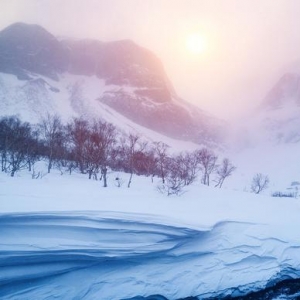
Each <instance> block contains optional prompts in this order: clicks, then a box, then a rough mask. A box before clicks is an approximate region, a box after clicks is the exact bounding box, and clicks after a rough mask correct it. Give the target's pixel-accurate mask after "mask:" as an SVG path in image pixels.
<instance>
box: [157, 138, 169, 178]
mask: <svg viewBox="0 0 300 300" xmlns="http://www.w3.org/2000/svg"><path fill="white" fill-rule="evenodd" d="M153 144H154V153H155V156H156V159H157V166H158V170H159V175H160V177H161V179H162V182H163V183H165V176H166V168H167V159H168V153H167V152H168V148H169V146H168V145H167V144H165V143H163V142H154V143H153Z"/></svg>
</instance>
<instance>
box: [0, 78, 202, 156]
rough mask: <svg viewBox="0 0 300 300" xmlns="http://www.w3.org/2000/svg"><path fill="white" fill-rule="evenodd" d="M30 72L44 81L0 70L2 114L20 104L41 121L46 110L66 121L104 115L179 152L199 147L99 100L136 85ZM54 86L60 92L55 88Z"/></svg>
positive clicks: (24, 113)
mask: <svg viewBox="0 0 300 300" xmlns="http://www.w3.org/2000/svg"><path fill="white" fill-rule="evenodd" d="M30 76H32V77H33V78H34V79H38V80H43V81H44V84H41V85H39V86H36V85H33V84H32V81H24V80H18V79H17V77H16V76H14V75H10V74H4V73H0V115H1V116H4V115H15V114H16V107H17V108H18V109H17V112H18V114H19V117H20V118H21V119H22V120H23V121H27V122H30V123H39V122H40V121H41V118H43V117H45V116H46V114H47V112H48V113H50V114H52V115H54V114H59V116H60V117H61V118H62V120H63V122H69V121H70V120H71V119H72V118H73V117H80V116H84V117H85V118H86V119H88V120H93V119H98V118H99V117H101V118H102V119H103V120H105V121H107V122H109V123H112V124H114V125H115V126H116V127H117V128H119V130H120V129H121V130H122V131H124V132H126V133H132V132H134V133H136V134H139V135H141V136H143V137H144V138H145V139H147V140H148V141H164V143H166V144H167V145H170V146H171V148H172V149H176V152H180V151H184V150H186V149H189V150H193V149H196V148H198V147H199V145H196V144H194V143H192V142H186V141H181V140H176V139H172V138H169V137H167V136H165V135H162V134H159V133H157V132H155V131H153V130H151V129H148V128H145V127H143V126H140V125H138V124H136V123H134V122H133V121H131V120H129V119H127V118H126V117H124V116H123V115H121V114H119V113H118V112H116V111H115V110H113V109H112V108H110V107H109V106H108V105H105V104H104V103H101V102H100V101H99V100H98V99H99V98H101V97H102V96H103V95H104V94H105V93H109V92H116V91H122V92H124V93H125V94H126V93H128V94H132V93H134V91H136V90H137V88H136V87H132V86H122V87H120V86H118V85H106V83H105V80H103V79H99V78H97V77H96V76H84V75H72V74H69V73H64V74H62V75H60V77H59V81H55V80H52V79H50V78H48V77H44V76H41V75H36V74H30ZM76 87H77V92H75V93H74V96H73V97H71V94H72V89H76ZM51 88H55V89H57V90H58V91H59V92H53V91H52V90H51ZM26 97H27V98H26ZM25 98H26V99H25ZM156 105H159V104H156Z"/></svg>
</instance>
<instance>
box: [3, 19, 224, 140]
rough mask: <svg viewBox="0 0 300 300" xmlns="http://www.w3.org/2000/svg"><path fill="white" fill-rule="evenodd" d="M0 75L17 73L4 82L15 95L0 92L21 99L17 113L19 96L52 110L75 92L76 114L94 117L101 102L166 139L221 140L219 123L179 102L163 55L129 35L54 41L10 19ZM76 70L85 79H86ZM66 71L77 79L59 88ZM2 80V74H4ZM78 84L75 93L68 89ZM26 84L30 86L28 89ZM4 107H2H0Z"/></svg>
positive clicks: (40, 30) (36, 28)
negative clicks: (107, 39) (104, 39)
mask: <svg viewBox="0 0 300 300" xmlns="http://www.w3.org/2000/svg"><path fill="white" fill-rule="evenodd" d="M0 73H2V77H3V76H5V75H4V74H12V75H14V76H16V77H17V78H18V82H17V81H15V80H14V82H15V84H14V86H13V87H10V89H11V90H16V91H15V93H14V92H10V93H8V94H10V95H9V96H8V95H5V92H3V91H4V90H5V88H3V89H2V102H3V103H4V102H5V103H6V104H7V105H6V106H9V105H10V104H9V103H10V101H9V99H8V97H10V98H18V99H19V100H18V99H17V100H16V101H11V102H12V103H13V102H14V104H12V105H15V110H16V112H17V113H18V112H19V111H18V108H17V106H16V105H17V104H16V103H17V102H22V101H21V100H22V99H23V102H24V101H27V102H28V101H29V102H30V101H31V102H35V107H34V109H35V110H36V111H37V112H38V110H39V108H38V106H41V108H40V109H41V111H43V110H44V109H45V107H46V106H47V105H48V104H49V105H52V106H53V112H55V105H54V102H55V101H54V100H53V98H60V99H57V100H56V102H59V101H67V100H66V98H69V102H70V103H72V102H74V101H72V99H70V98H72V97H73V98H74V97H75V98H77V104H78V105H77V106H78V107H79V106H81V108H82V110H83V111H81V113H82V114H83V115H87V117H89V118H91V117H96V114H95V113H94V112H92V111H93V110H94V111H97V113H98V114H99V117H101V112H100V111H99V109H98V107H97V105H98V106H99V103H102V104H104V105H105V106H106V107H109V108H110V109H112V110H114V111H116V112H118V113H119V114H121V115H123V116H124V117H126V118H127V119H128V120H131V121H133V122H134V123H137V124H139V125H141V126H143V127H145V128H149V129H151V130H154V131H156V132H159V133H161V134H164V135H166V136H168V137H171V138H175V139H180V140H186V141H192V142H195V143H197V144H205V143H212V144H220V143H221V140H222V133H223V130H224V124H225V122H223V121H221V120H218V119H217V118H214V117H212V116H210V115H208V114H207V113H205V112H204V111H202V110H201V109H199V108H197V107H195V106H193V105H192V104H186V103H185V102H184V101H182V100H181V99H180V98H179V97H178V96H177V94H176V92H175V89H174V87H173V86H172V84H171V82H170V80H169V79H168V77H167V75H166V73H165V71H164V68H163V64H162V63H161V61H160V60H159V59H158V58H157V57H156V56H155V55H154V54H153V53H152V52H151V51H149V50H147V49H145V48H143V47H140V46H138V45H137V44H135V43H134V42H132V41H130V40H123V41H115V42H108V43H105V42H101V41H97V40H75V41H74V40H67V39H62V40H60V41H59V40H58V39H57V38H55V37H54V36H53V35H52V34H51V33H49V32H48V31H47V30H45V29H44V28H43V27H41V26H39V25H28V24H25V23H16V24H13V25H11V26H9V27H7V28H6V29H4V30H2V31H1V32H0ZM76 76H78V78H79V77H80V78H81V79H82V78H83V77H84V78H83V81H84V82H85V84H82V83H80V79H78V80H77V79H76V78H75V77H76ZM93 76H94V77H95V78H96V79H97V80H98V83H95V86H93V89H94V90H97V93H96V94H95V91H92V90H90V89H88V88H87V86H88V85H89V84H88V80H92V81H93V80H94V79H95V78H94V79H92V77H93ZM68 77H69V78H73V79H74V78H75V79H74V80H73V81H72V80H71V79H70V80H67V81H68V83H65V84H64V85H63V86H62V82H63V81H64V78H68ZM3 78H4V77H3ZM37 79H40V80H39V81H37ZM4 81H6V79H5V80H4V79H2V82H4ZM65 81H66V80H65ZM94 81H95V80H94ZM3 85H5V84H3V83H2V87H3ZM76 85H77V86H78V88H77V95H76V93H75V94H74V88H72V87H74V86H76ZM97 85H98V86H97ZM16 86H17V87H16ZM24 86H31V87H30V88H27V92H26V89H25V90H24ZM72 92H73V96H72ZM80 94H81V95H80ZM83 94H84V96H85V98H88V100H87V99H84V96H83ZM39 97H40V98H39ZM41 97H43V98H44V99H47V101H48V102H49V103H48V104H47V105H45V104H43V103H42V102H43V101H45V100H43V99H41ZM73 100H74V99H73ZM79 102H81V104H79ZM84 102H85V103H84ZM70 103H69V104H70ZM22 105H23V106H24V107H25V106H26V105H25V104H24V103H22ZM88 105H89V106H90V107H92V109H90V110H89V113H88V112H87V111H84V109H83V108H84V107H86V106H88ZM5 110H7V109H6V108H5V106H4V105H2V111H3V112H5ZM10 110H13V108H10ZM56 112H57V113H58V114H61V113H62V112H60V111H57V110H56ZM77 113H78V111H77Z"/></svg>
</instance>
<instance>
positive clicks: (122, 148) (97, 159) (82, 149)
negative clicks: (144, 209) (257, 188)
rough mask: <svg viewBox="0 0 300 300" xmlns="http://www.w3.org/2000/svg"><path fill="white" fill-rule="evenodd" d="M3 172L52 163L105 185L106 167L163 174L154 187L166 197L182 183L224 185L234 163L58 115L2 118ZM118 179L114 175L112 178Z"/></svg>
mask: <svg viewBox="0 0 300 300" xmlns="http://www.w3.org/2000/svg"><path fill="white" fill-rule="evenodd" d="M0 155H1V171H2V172H6V173H9V174H10V175H11V176H12V177H13V176H15V173H16V172H18V171H20V170H22V169H28V170H29V171H31V172H32V171H33V167H34V164H35V163H36V162H37V161H40V160H44V161H45V162H46V164H47V172H48V173H50V172H51V170H52V169H53V168H54V167H55V168H58V169H60V170H61V171H62V172H69V173H70V174H71V173H72V172H73V171H74V170H77V171H79V172H80V173H82V174H87V176H88V178H89V179H92V178H94V179H98V180H100V179H101V180H102V182H103V186H104V187H107V186H108V182H107V174H108V170H113V171H120V172H125V173H128V174H129V180H128V183H127V186H128V187H130V186H131V184H132V181H133V176H134V175H145V176H148V177H151V178H152V181H153V177H159V178H161V184H160V185H159V187H158V189H159V190H160V191H161V192H163V193H166V194H168V195H171V194H179V193H181V191H182V189H183V187H185V186H187V185H190V184H191V183H193V182H194V181H195V180H196V179H197V178H200V180H201V183H202V184H204V185H214V186H215V187H220V188H221V187H222V185H223V183H224V180H225V179H226V178H227V177H229V176H230V175H231V174H232V173H233V171H234V170H235V166H233V164H232V163H231V162H230V161H229V159H227V158H224V159H223V160H221V161H220V162H219V159H218V156H217V155H216V154H215V153H214V152H213V151H212V150H210V149H207V148H202V149H199V150H195V151H193V152H182V153H179V154H176V155H171V154H170V153H169V146H168V145H166V144H165V143H163V142H148V141H145V140H143V139H142V138H141V137H140V136H139V135H138V134H125V133H124V132H121V131H120V130H117V128H116V127H115V126H114V125H112V124H110V123H107V122H105V121H102V120H93V121H91V122H90V121H87V120H85V119H83V118H74V119H72V120H71V121H70V122H69V123H67V124H63V122H62V121H61V119H60V117H58V116H57V115H50V114H47V115H46V117H44V118H43V119H41V121H40V122H39V124H35V125H32V124H30V123H28V122H23V121H21V120H20V119H19V118H18V117H17V116H7V117H3V118H1V119H0ZM116 179H117V178H116Z"/></svg>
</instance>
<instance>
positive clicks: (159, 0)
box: [0, 0, 300, 119]
mask: <svg viewBox="0 0 300 300" xmlns="http://www.w3.org/2000/svg"><path fill="white" fill-rule="evenodd" d="M299 13H300V1H299V0H256V1H255V0H10V1H7V0H0V29H3V28H5V27H6V26H8V25H10V24H11V23H14V22H17V21H22V22H26V23H35V24H39V25H41V26H43V27H44V28H46V29H47V30H48V31H50V32H51V33H52V34H54V35H56V36H63V37H74V38H95V39H99V40H102V41H112V40H119V39H131V40H133V41H135V42H136V43H137V44H139V45H141V46H143V47H146V48H148V49H150V50H151V51H153V52H154V53H155V54H156V55H157V56H158V57H159V58H160V59H161V60H162V62H163V64H164V66H165V70H166V72H167V75H168V77H169V78H170V79H171V81H172V83H173V85H174V87H175V90H176V91H177V93H178V95H179V96H181V97H182V98H184V99H185V100H187V101H189V102H192V103H194V104H197V105H198V106H199V107H201V108H202V109H204V110H207V111H208V112H210V113H212V114H215V115H216V116H219V117H222V118H225V119H229V118H233V117H235V116H237V115H239V114H241V113H242V112H243V113H244V112H245V111H249V110H251V109H253V108H255V106H256V105H258V104H259V103H260V101H262V99H263V98H264V96H265V94H266V93H267V92H268V90H269V89H270V88H271V87H272V85H273V84H275V82H276V81H277V80H278V79H279V78H280V76H281V75H283V72H284V71H286V70H288V69H289V68H290V67H293V65H295V62H296V61H299V60H300V34H299V28H300V18H299ZM193 32H198V33H199V34H201V35H203V36H205V38H206V41H207V49H206V51H205V52H204V53H200V54H195V53H190V52H189V51H188V50H187V49H186V46H185V41H186V38H187V36H188V35H189V34H191V33H193Z"/></svg>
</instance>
